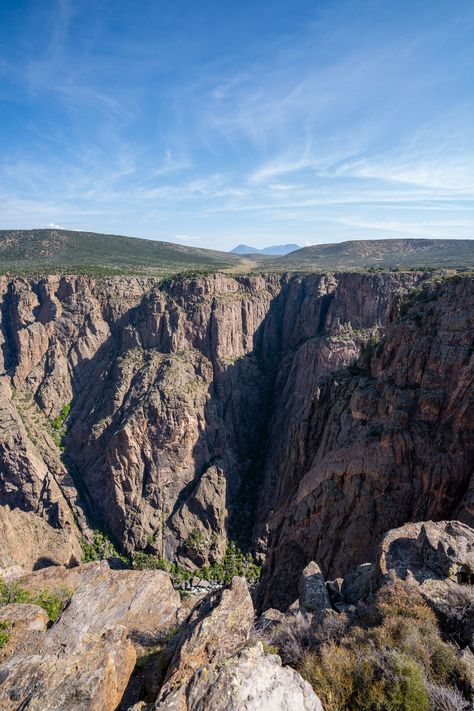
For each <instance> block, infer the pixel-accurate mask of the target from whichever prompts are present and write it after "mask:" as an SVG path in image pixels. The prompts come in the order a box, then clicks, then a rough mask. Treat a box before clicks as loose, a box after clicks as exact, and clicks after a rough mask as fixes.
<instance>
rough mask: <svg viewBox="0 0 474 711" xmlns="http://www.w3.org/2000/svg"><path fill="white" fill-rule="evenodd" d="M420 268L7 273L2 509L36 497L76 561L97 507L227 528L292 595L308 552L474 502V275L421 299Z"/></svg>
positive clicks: (361, 549)
mask: <svg viewBox="0 0 474 711" xmlns="http://www.w3.org/2000/svg"><path fill="white" fill-rule="evenodd" d="M426 278H427V275H423V274H421V273H415V272H411V273H406V274H404V273H398V274H393V273H392V274H388V273H387V274H385V273H374V274H350V273H347V274H346V273H342V274H326V275H324V274H323V275H317V274H314V275H306V276H303V277H299V276H292V277H288V276H283V277H278V278H277V277H274V276H266V277H260V276H251V277H244V276H242V277H236V278H231V277H226V276H222V275H211V276H208V277H196V278H190V279H175V280H170V281H169V282H166V283H159V282H157V281H155V280H153V279H141V278H125V277H114V278H101V279H93V278H89V277H73V276H71V277H67V276H64V277H48V278H45V279H41V280H37V281H35V280H26V279H8V278H6V277H2V278H1V279H0V301H1V330H0V373H1V375H0V388H1V391H0V474H1V476H0V523H1V521H2V508H3V509H4V517H5V519H6V518H7V517H10V518H11V510H12V509H21V510H22V511H24V512H30V513H32V514H34V515H36V516H39V517H41V518H42V520H44V521H45V522H46V523H47V525H48V526H50V527H52V528H53V529H54V530H55V531H59V532H61V535H63V544H64V546H65V550H67V551H69V554H70V559H71V561H73V560H75V559H76V558H77V556H78V539H79V537H80V536H81V535H86V536H88V535H90V530H91V528H94V527H97V528H101V529H103V530H105V531H107V532H108V534H109V535H110V536H111V537H112V539H113V540H114V541H115V542H116V544H117V545H118V546H119V547H120V548H121V549H122V550H123V551H124V552H126V553H131V552H133V551H134V550H137V549H138V550H144V549H146V550H147V551H149V552H153V553H156V554H157V555H160V556H164V557H166V558H168V559H170V560H177V561H180V562H181V563H183V564H185V565H188V566H191V565H198V566H199V565H203V564H205V563H207V562H209V561H214V560H218V559H219V558H220V556H221V555H222V553H223V552H224V550H225V547H226V543H227V540H228V538H229V537H231V538H233V539H236V540H237V541H239V542H240V543H241V544H242V545H244V544H247V545H252V546H253V548H254V550H255V551H256V553H257V554H258V555H259V556H260V557H261V558H262V560H263V559H264V558H266V563H265V571H264V580H265V581H266V583H268V584H266V585H265V586H264V587H265V589H266V591H267V592H266V593H265V597H264V598H262V604H265V605H268V604H273V605H278V606H281V607H284V606H285V605H286V604H288V603H289V602H291V601H292V596H294V595H295V592H296V589H295V579H297V575H298V573H299V571H300V570H301V568H302V567H303V566H304V564H305V563H306V562H307V561H308V560H310V559H311V558H315V559H316V560H318V562H320V564H321V566H322V568H323V569H324V572H325V574H326V575H327V574H329V575H336V574H339V573H340V572H343V571H344V569H345V566H346V565H349V564H350V563H351V562H354V561H356V562H358V561H359V560H367V559H369V558H370V556H371V555H372V554H373V550H374V545H375V544H376V541H377V540H378V537H379V535H380V534H381V533H383V532H384V531H386V530H387V529H388V528H391V527H393V526H397V525H400V524H401V523H403V522H405V521H406V520H410V519H420V518H426V517H432V518H436V517H438V518H439V517H445V518H447V517H451V516H452V515H453V514H455V515H459V516H462V517H464V518H465V520H468V517H469V516H470V515H471V513H472V509H470V508H469V501H471V502H472V500H473V498H474V494H473V493H472V492H471V494H470V495H469V492H468V487H469V478H470V474H471V472H470V471H469V467H471V468H472V464H470V462H472V459H473V457H472V454H473V452H472V450H473V442H472V431H471V430H472V427H471V430H470V429H469V423H470V422H471V423H472V409H470V408H472V372H473V371H472V332H473V329H472V326H473V324H472V318H473V313H474V309H473V280H472V279H469V278H468V277H466V278H462V279H459V280H456V279H454V280H448V281H445V282H439V283H437V284H433V285H431V286H429V287H428V289H427V290H424V291H423V293H422V296H421V297H418V299H416V300H414V301H413V304H412V305H409V304H408V302H407V301H406V294H407V292H409V290H410V289H412V288H414V287H418V286H420V284H422V282H424V281H425V280H426ZM400 303H402V306H403V308H406V309H407V311H406V313H404V314H403V316H402V318H400V315H399V308H400ZM377 341H380V344H379V345H378V346H377V347H376V348H375V343H376V342H377ZM374 349H375V352H374V353H373V354H372V353H371V351H372V350H374ZM361 353H362V356H361ZM470 359H471V360H470ZM355 361H357V364H356V363H355ZM63 420H64V422H63ZM469 496H470V498H469ZM7 507H8V511H9V513H8V516H7ZM470 512H471V513H470ZM64 546H63V547H64ZM68 546H69V548H68ZM13 557H14V556H13ZM38 557H40V556H38ZM66 557H67V556H66ZM63 558H64V555H63ZM61 562H65V561H64V560H62V561H61ZM10 563H11V561H10ZM38 564H39V565H40V564H41V562H40V563H38ZM2 565H6V564H4V563H3V564H2V561H1V560H0V567H1V566H2ZM295 576H296V578H295Z"/></svg>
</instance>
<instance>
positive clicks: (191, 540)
mask: <svg viewBox="0 0 474 711" xmlns="http://www.w3.org/2000/svg"><path fill="white" fill-rule="evenodd" d="M185 543H186V545H187V546H188V547H189V548H193V549H194V550H195V551H200V550H202V548H203V546H204V543H205V540H204V536H203V534H202V532H201V531H200V530H199V528H193V530H192V531H191V533H190V534H189V536H188V537H187V538H186V541H185Z"/></svg>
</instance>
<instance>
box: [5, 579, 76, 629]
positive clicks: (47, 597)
mask: <svg viewBox="0 0 474 711" xmlns="http://www.w3.org/2000/svg"><path fill="white" fill-rule="evenodd" d="M71 595H72V591H71V590H69V589H68V588H59V589H57V590H40V591H39V592H31V591H30V590H26V589H25V588H23V587H21V585H19V584H18V583H16V582H12V583H5V582H4V581H3V580H1V579H0V605H10V604H12V603H19V604H30V605H39V606H40V607H42V608H43V610H46V612H47V614H48V617H49V619H50V620H51V622H55V621H56V620H57V619H58V617H59V616H60V615H61V613H62V611H63V610H64V608H65V606H66V604H67V602H68V600H69V599H70V597H71Z"/></svg>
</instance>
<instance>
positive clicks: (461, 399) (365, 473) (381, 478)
mask: <svg viewBox="0 0 474 711" xmlns="http://www.w3.org/2000/svg"><path fill="white" fill-rule="evenodd" d="M392 319H393V320H392V322H391V323H390V324H389V326H388V329H387V335H386V337H385V338H384V339H382V342H381V343H380V345H379V346H378V347H377V348H376V349H375V352H374V354H373V357H372V358H371V360H367V359H366V360H365V362H364V361H362V362H361V363H360V365H359V372H358V373H357V369H350V370H349V371H346V372H340V373H337V374H336V375H334V376H329V377H326V378H319V379H318V378H316V379H315V380H311V379H309V380H308V383H307V385H308V392H309V393H311V404H310V406H308V408H307V409H305V408H303V409H302V410H301V411H300V415H299V416H297V417H295V419H294V420H292V422H291V427H290V435H291V443H289V444H288V450H287V451H286V452H285V454H284V456H283V457H282V460H283V462H284V466H285V467H288V468H289V471H288V474H287V475H285V473H281V474H280V476H279V478H278V481H277V482H276V483H275V487H276V489H275V491H276V494H275V496H276V505H275V510H274V513H273V514H272V515H271V516H270V518H269V526H270V531H271V533H270V549H269V555H268V557H267V561H266V570H265V575H264V582H263V585H262V590H263V591H264V592H263V599H262V602H263V606H264V607H266V606H278V607H284V606H286V605H288V604H289V603H290V602H291V601H292V600H293V599H294V598H295V597H296V594H295V593H296V589H295V580H296V579H297V575H298V574H299V572H300V571H301V570H302V568H303V567H304V566H305V564H306V563H307V562H308V561H309V560H312V559H316V560H318V562H319V563H320V565H321V568H322V570H323V573H324V574H325V576H326V577H333V576H337V575H343V574H344V573H345V572H346V571H348V570H349V569H350V568H351V567H352V566H353V565H354V564H357V563H364V562H367V561H371V560H372V561H373V560H375V556H376V552H377V546H378V541H379V540H380V538H381V536H382V535H383V534H384V533H385V532H386V531H387V530H389V529H390V528H395V527H397V526H400V525H402V524H404V523H405V522H406V521H417V520H425V519H440V518H446V517H450V516H452V514H454V513H457V515H458V516H459V517H460V518H462V520H464V521H466V522H467V523H469V522H472V520H473V519H472V511H471V507H470V499H469V494H467V495H466V491H469V485H470V481H471V477H472V461H473V459H474V436H473V433H474V431H473V428H472V422H473V421H474V401H473V392H474V389H473V388H472V383H473V378H474V371H473V356H472V348H473V333H474V329H473V326H474V280H473V279H472V278H467V279H459V278H455V279H452V280H446V281H442V282H438V283H434V284H433V285H431V286H429V287H427V289H426V291H425V292H423V293H422V294H421V295H420V296H419V297H418V298H416V299H414V300H412V301H411V302H410V303H409V304H408V306H407V308H406V312H405V313H404V314H403V315H402V318H397V312H396V311H394V312H393V314H392ZM295 357H296V356H295ZM298 372H301V369H300V368H299V369H298ZM292 377H293V375H292V371H291V370H289V371H288V375H287V378H288V379H289V380H290V382H291V379H292ZM272 485H273V484H272V482H271V480H268V479H267V484H266V486H269V487H270V489H271V488H272ZM271 497H272V494H271V493H270V497H269V499H270V501H271Z"/></svg>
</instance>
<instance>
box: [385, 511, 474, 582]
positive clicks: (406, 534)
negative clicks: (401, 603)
mask: <svg viewBox="0 0 474 711" xmlns="http://www.w3.org/2000/svg"><path fill="white" fill-rule="evenodd" d="M379 567H380V572H381V574H382V575H388V576H390V575H392V576H393V575H394V576H396V577H398V578H401V579H402V580H405V579H406V578H407V577H409V576H413V577H414V578H415V580H416V581H417V582H419V583H423V582H424V581H425V580H428V579H435V580H449V581H450V582H455V583H460V584H471V585H472V584H474V529H472V528H471V527H470V526H467V525H466V524H464V523H461V522H460V521H438V522H434V521H425V522H422V523H409V524H406V525H405V526H401V527H400V528H395V529H393V530H391V531H389V532H388V533H387V535H386V536H385V537H384V539H383V541H382V545H381V550H380V559H379Z"/></svg>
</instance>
